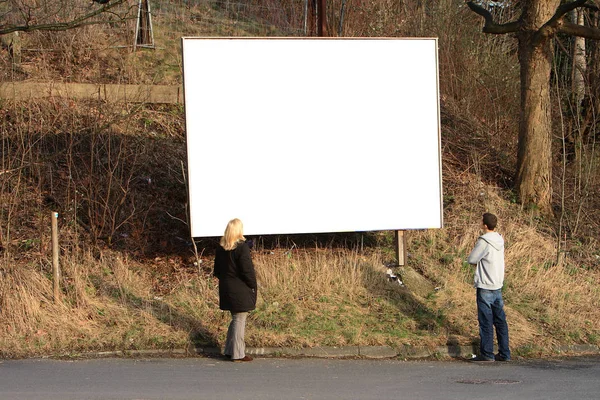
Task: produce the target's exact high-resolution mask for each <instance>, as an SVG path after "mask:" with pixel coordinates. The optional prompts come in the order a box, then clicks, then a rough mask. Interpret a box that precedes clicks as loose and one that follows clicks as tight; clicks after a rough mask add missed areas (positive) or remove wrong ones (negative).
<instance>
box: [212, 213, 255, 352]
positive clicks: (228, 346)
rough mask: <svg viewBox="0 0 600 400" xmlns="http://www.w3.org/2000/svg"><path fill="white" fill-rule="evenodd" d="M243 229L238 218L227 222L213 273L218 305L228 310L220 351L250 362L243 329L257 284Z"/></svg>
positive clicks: (252, 305) (252, 303)
mask: <svg viewBox="0 0 600 400" xmlns="http://www.w3.org/2000/svg"><path fill="white" fill-rule="evenodd" d="M243 229H244V228H243V225H242V221H240V220H239V219H237V218H236V219H232V220H231V221H229V223H228V224H227V228H226V229H225V233H224V234H223V237H222V238H221V241H220V242H219V244H220V245H221V246H220V247H219V248H218V249H217V252H216V254H215V270H214V275H215V276H216V277H217V278H218V279H219V304H220V308H221V310H228V311H230V312H231V323H230V324H229V329H228V330H227V340H226V342H225V351H224V353H225V356H226V357H228V358H230V359H231V360H232V361H252V357H250V356H247V355H246V344H245V342H244V332H245V329H246V317H247V316H248V312H249V311H252V310H254V309H255V308H256V289H257V286H256V272H255V271H254V265H253V264H252V258H251V257H250V247H248V244H247V243H246V238H244V234H243Z"/></svg>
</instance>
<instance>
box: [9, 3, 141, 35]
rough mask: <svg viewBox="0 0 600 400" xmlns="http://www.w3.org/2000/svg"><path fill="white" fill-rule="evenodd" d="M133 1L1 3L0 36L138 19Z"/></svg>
mask: <svg viewBox="0 0 600 400" xmlns="http://www.w3.org/2000/svg"><path fill="white" fill-rule="evenodd" d="M133 3H134V1H133V0H93V1H90V0H0V36H2V35H6V34H9V33H13V32H32V31H64V30H68V29H73V28H77V27H80V26H83V25H91V24H100V23H107V22H114V21H115V20H123V19H126V18H131V17H133V16H135V14H133V13H132V11H133V10H134V9H136V7H134V6H135V4H133Z"/></svg>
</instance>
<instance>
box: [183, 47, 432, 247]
mask: <svg viewBox="0 0 600 400" xmlns="http://www.w3.org/2000/svg"><path fill="white" fill-rule="evenodd" d="M182 46H183V71H184V91H185V119H186V136H187V151H188V175H189V181H188V184H189V201H190V222H191V234H192V236H193V237H207V236H220V235H222V234H223V231H224V229H225V226H226V224H227V222H228V221H229V220H230V219H232V218H240V219H241V220H242V221H243V223H244V233H245V234H247V235H257V234H292V233H318V232H348V231H376V230H404V229H422V228H441V227H442V189H441V157H440V120H439V89H438V61H437V40H436V39H287V38H278V39H265V38H183V39H182Z"/></svg>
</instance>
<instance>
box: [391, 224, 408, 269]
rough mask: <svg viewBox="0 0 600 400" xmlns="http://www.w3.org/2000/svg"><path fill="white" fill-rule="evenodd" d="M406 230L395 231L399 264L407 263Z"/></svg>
mask: <svg viewBox="0 0 600 400" xmlns="http://www.w3.org/2000/svg"><path fill="white" fill-rule="evenodd" d="M405 233H406V231H394V250H396V260H397V261H398V265H399V266H402V265H406V235H405Z"/></svg>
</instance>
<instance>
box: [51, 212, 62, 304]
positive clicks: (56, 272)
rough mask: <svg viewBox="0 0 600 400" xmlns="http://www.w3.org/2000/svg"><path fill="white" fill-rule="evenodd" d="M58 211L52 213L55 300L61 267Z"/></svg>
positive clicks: (56, 299)
mask: <svg viewBox="0 0 600 400" xmlns="http://www.w3.org/2000/svg"><path fill="white" fill-rule="evenodd" d="M58 249H59V247H58V213H57V212H53V213H52V277H53V281H54V302H55V303H56V302H57V301H58V296H59V291H60V286H59V280H60V267H59V265H58V251H59V250H58Z"/></svg>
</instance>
